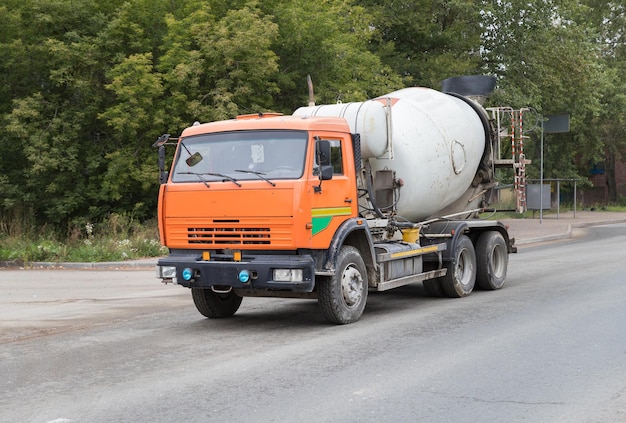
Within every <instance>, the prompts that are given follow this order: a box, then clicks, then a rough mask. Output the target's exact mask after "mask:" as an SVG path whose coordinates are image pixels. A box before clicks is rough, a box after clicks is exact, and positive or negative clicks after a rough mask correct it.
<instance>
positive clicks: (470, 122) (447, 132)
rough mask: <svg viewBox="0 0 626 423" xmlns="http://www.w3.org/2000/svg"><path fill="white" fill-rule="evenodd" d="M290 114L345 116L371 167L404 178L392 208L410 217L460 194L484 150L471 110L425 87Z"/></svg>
mask: <svg viewBox="0 0 626 423" xmlns="http://www.w3.org/2000/svg"><path fill="white" fill-rule="evenodd" d="M294 115H296V116H336V117H343V118H345V119H346V121H347V122H348V125H349V126H350V130H351V131H352V132H353V133H358V134H360V135H361V153H362V157H363V159H369V160H370V165H371V167H372V170H373V171H374V172H375V171H376V170H385V169H391V170H395V171H396V177H397V178H400V179H402V180H403V181H404V185H403V187H402V188H401V189H400V198H399V199H398V203H397V211H398V214H399V215H400V216H402V217H404V218H406V219H408V220H411V221H418V220H420V219H424V218H426V217H429V216H432V215H433V214H435V213H436V212H438V211H439V210H442V209H443V208H445V207H446V206H448V205H450V204H452V203H453V202H454V201H455V200H457V199H458V198H459V197H461V195H462V194H463V193H464V192H465V191H466V190H467V189H468V188H469V187H470V185H471V183H472V180H473V179H474V175H475V174H476V171H477V169H478V165H479V163H480V161H481V158H482V156H483V152H484V149H485V141H486V140H485V136H486V135H485V129H484V126H483V123H482V121H481V118H480V116H479V115H478V114H477V112H476V111H475V110H474V109H473V108H472V107H471V106H470V105H469V104H468V103H467V102H466V101H464V100H463V99H460V98H458V97H455V96H452V95H448V94H444V93H441V92H439V91H435V90H432V89H429V88H419V87H413V88H405V89H402V90H399V91H394V92H392V93H390V94H387V95H384V96H382V97H379V98H377V99H374V100H368V101H366V102H360V103H347V104H336V105H324V106H313V107H302V108H300V109H298V110H296V112H295V113H294ZM389 134H390V135H391V136H389ZM392 153H393V154H392Z"/></svg>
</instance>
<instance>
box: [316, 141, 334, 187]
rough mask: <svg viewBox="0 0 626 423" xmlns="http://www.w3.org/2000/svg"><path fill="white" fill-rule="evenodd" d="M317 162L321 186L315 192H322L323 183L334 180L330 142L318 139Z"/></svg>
mask: <svg viewBox="0 0 626 423" xmlns="http://www.w3.org/2000/svg"><path fill="white" fill-rule="evenodd" d="M315 161H316V162H317V165H318V166H319V177H320V184H319V185H318V186H316V187H315V192H318V193H319V192H322V181H328V180H330V179H333V165H332V164H331V162H330V141H328V140H321V139H319V138H318V139H317V140H316V142H315Z"/></svg>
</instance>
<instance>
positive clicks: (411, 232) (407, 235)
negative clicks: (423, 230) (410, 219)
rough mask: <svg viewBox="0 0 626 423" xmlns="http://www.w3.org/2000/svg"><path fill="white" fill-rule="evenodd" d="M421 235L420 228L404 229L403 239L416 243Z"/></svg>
mask: <svg viewBox="0 0 626 423" xmlns="http://www.w3.org/2000/svg"><path fill="white" fill-rule="evenodd" d="M419 237H420V228H408V229H402V241H404V242H410V243H412V244H416V243H417V240H418V239H419Z"/></svg>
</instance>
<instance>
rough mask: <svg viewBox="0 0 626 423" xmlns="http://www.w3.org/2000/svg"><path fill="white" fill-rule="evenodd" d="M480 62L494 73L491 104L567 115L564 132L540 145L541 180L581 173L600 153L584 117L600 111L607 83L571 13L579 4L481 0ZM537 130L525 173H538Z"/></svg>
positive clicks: (581, 25)
mask: <svg viewBox="0 0 626 423" xmlns="http://www.w3.org/2000/svg"><path fill="white" fill-rule="evenodd" d="M482 13H483V43H482V44H483V53H482V56H483V59H484V60H485V66H486V70H487V71H488V72H489V73H491V74H493V75H496V76H497V77H498V87H499V89H498V91H497V92H496V93H495V95H494V97H493V99H492V102H491V103H492V104H496V105H510V106H512V107H514V108H520V107H527V106H530V107H532V108H534V109H535V110H536V111H537V112H538V113H539V114H540V115H544V116H545V115H550V114H557V113H569V114H570V115H571V132H570V133H569V134H562V135H551V136H550V138H549V139H546V143H545V164H546V165H545V170H546V176H548V177H559V178H570V177H576V176H578V175H581V174H584V173H586V170H587V164H588V162H589V160H590V159H592V158H594V157H597V156H598V154H599V144H598V138H597V133H596V132H595V131H593V130H591V128H590V126H589V122H591V121H593V119H594V118H595V117H596V116H598V114H599V113H600V112H601V109H602V107H601V95H600V92H599V91H598V87H599V86H602V85H603V84H605V83H606V80H605V78H603V74H602V66H601V64H600V63H598V60H597V57H598V54H597V48H596V46H595V45H594V43H592V42H591V40H590V38H589V34H588V31H589V29H588V27H587V26H586V25H585V24H584V22H580V21H579V20H577V19H576V18H577V17H579V16H581V14H582V13H584V7H583V6H580V5H579V3H578V2H574V1H570V0H530V1H519V0H510V1H499V2H485V4H484V9H483V12H482ZM538 134H539V132H534V134H533V136H534V141H535V142H533V143H530V144H528V143H527V146H528V147H529V148H528V149H527V150H528V157H529V158H531V159H533V164H532V166H531V168H530V169H529V171H530V172H529V173H530V175H529V176H531V177H538V176H539V160H538V158H539V142H538V140H539V139H538V138H539V135H538Z"/></svg>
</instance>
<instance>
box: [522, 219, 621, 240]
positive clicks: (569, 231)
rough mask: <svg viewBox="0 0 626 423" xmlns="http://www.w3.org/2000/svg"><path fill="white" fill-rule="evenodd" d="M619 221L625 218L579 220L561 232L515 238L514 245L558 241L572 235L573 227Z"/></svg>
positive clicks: (580, 227) (587, 226)
mask: <svg viewBox="0 0 626 423" xmlns="http://www.w3.org/2000/svg"><path fill="white" fill-rule="evenodd" d="M619 223H626V218H624V219H607V220H598V221H593V222H580V223H570V224H569V225H568V226H567V230H566V231H565V232H564V233H561V234H553V235H545V236H540V237H535V238H527V239H516V240H515V245H528V244H536V243H539V242H548V241H558V240H561V239H569V238H571V237H572V231H573V230H574V229H582V228H589V227H591V226H603V225H613V224H619Z"/></svg>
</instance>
